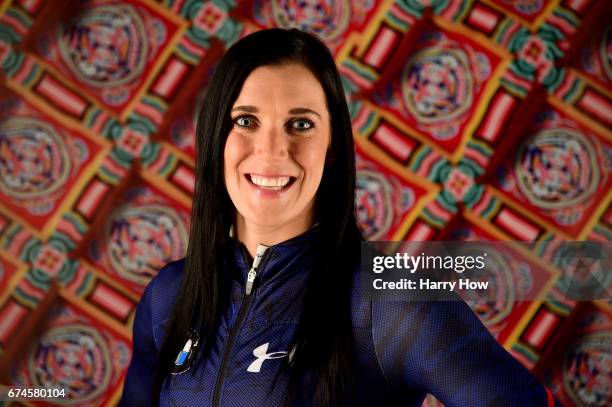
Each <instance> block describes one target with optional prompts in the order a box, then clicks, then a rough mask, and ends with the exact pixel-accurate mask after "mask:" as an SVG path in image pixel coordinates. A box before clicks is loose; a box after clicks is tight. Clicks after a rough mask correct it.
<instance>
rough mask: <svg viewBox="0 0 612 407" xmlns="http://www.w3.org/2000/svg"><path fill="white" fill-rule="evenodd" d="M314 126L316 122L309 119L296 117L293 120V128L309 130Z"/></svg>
mask: <svg viewBox="0 0 612 407" xmlns="http://www.w3.org/2000/svg"><path fill="white" fill-rule="evenodd" d="M313 127H314V123H313V122H312V121H311V120H308V119H296V120H293V121H292V122H291V129H293V130H297V131H307V130H310V129H312V128H313Z"/></svg>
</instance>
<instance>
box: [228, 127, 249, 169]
mask: <svg viewBox="0 0 612 407" xmlns="http://www.w3.org/2000/svg"><path fill="white" fill-rule="evenodd" d="M248 151H249V148H248V144H247V143H246V142H245V141H244V138H243V137H242V136H241V135H240V134H239V133H236V132H231V133H230V134H229V136H228V137H227V141H226V143H225V149H224V150H223V171H224V175H225V179H226V181H227V179H228V178H232V177H233V176H235V175H236V174H235V172H236V171H237V170H238V166H239V164H240V162H241V161H242V160H243V159H244V157H245V156H247V155H248Z"/></svg>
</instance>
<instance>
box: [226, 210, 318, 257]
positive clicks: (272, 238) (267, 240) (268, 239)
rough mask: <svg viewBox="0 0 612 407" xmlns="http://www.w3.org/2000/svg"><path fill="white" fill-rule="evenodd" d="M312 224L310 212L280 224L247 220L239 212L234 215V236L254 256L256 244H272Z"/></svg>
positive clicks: (308, 227) (302, 230) (305, 229)
mask: <svg viewBox="0 0 612 407" xmlns="http://www.w3.org/2000/svg"><path fill="white" fill-rule="evenodd" d="M313 224H314V219H313V216H312V214H308V215H307V216H303V217H299V218H296V219H293V220H291V221H289V222H287V223H285V224H282V225H274V226H268V225H259V224H256V223H253V222H249V221H248V220H246V219H245V218H244V217H242V216H241V215H240V214H237V216H236V222H235V237H236V238H237V239H238V240H239V241H241V242H242V243H243V244H244V245H245V246H246V248H247V250H248V252H249V254H250V255H251V256H252V257H255V253H256V252H257V245H258V244H260V243H261V244H264V245H266V246H274V245H275V244H278V243H281V242H284V241H286V240H289V239H291V238H293V237H295V236H298V235H301V234H302V233H304V232H306V231H307V230H308V229H310V228H311V227H312V226H313Z"/></svg>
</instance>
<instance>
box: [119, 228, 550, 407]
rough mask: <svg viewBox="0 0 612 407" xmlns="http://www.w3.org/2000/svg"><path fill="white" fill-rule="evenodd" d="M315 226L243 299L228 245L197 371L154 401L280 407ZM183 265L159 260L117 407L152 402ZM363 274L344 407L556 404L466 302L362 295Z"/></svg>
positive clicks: (239, 250)
mask: <svg viewBox="0 0 612 407" xmlns="http://www.w3.org/2000/svg"><path fill="white" fill-rule="evenodd" d="M317 229H318V228H317V227H315V228H313V229H310V230H309V231H307V232H305V233H304V234H302V235H300V236H297V237H295V238H293V239H290V240H288V241H286V242H283V243H280V244H277V245H275V246H272V247H270V248H269V249H268V250H267V251H268V253H267V254H266V255H265V256H264V258H263V259H262V262H261V264H260V265H259V269H258V272H257V277H256V279H255V282H254V285H253V290H252V293H251V295H248V296H247V295H245V285H246V281H247V274H248V271H249V269H250V267H251V264H248V263H250V258H248V257H247V255H245V253H246V250H245V248H244V246H243V245H242V244H241V243H239V242H237V241H233V243H232V244H233V246H234V247H232V248H231V250H229V251H228V253H229V254H228V256H227V259H225V260H226V261H225V264H226V266H227V272H228V273H230V274H229V275H230V276H231V279H232V281H231V298H230V299H229V301H228V305H227V306H226V307H225V308H224V310H223V313H222V317H221V322H220V327H219V329H218V334H217V337H216V341H215V343H214V344H212V347H211V352H210V355H209V357H208V358H207V359H206V360H202V361H201V362H200V363H199V366H198V368H197V369H192V370H193V372H192V370H190V371H187V372H185V373H181V374H178V375H171V376H169V379H167V380H166V383H165V386H164V389H163V390H162V392H161V394H160V404H161V405H162V406H210V405H222V406H278V405H280V404H281V400H282V399H283V397H284V395H285V392H286V388H287V386H286V383H287V378H288V374H287V371H288V369H289V367H288V365H287V360H286V359H287V354H288V352H289V351H290V350H291V348H292V345H293V342H292V341H293V337H294V334H295V331H296V327H297V324H298V321H299V316H300V312H301V307H302V303H303V295H302V294H303V292H304V287H305V284H306V279H307V277H308V274H309V273H310V271H311V269H312V262H313V251H314V249H313V245H312V242H313V239H314V238H315V236H316V234H317V233H318V231H317ZM183 263H184V261H183V260H179V261H176V262H173V263H170V264H168V265H166V266H165V267H164V268H163V269H162V270H161V271H160V272H159V273H158V274H157V276H156V277H155V278H154V279H153V280H152V281H151V283H150V284H149V285H148V286H147V288H146V290H145V293H144V295H143V297H142V299H141V301H140V303H139V304H138V307H137V310H136V317H135V321H134V336H133V342H134V352H133V356H132V362H131V364H130V367H129V370H128V374H127V377H126V380H125V387H124V392H123V397H122V400H121V405H124V406H145V405H149V404H150V403H151V383H152V380H153V372H154V368H155V363H156V358H157V353H158V351H159V349H160V348H161V345H162V341H163V339H164V335H165V334H166V332H165V330H166V326H167V323H168V320H169V316H170V312H171V310H172V307H173V305H174V303H175V301H176V300H177V293H178V290H179V287H180V280H181V272H182V268H183ZM359 274H360V271H359V268H358V267H357V268H356V269H355V272H354V279H353V298H352V310H353V313H352V324H353V334H354V346H355V349H354V351H355V352H354V353H355V363H354V379H355V383H356V386H355V390H354V392H353V395H354V397H353V399H352V400H351V402H350V403H349V404H350V405H366V406H420V405H421V403H422V402H423V399H424V397H425V396H426V394H427V393H431V394H433V395H434V396H436V397H437V398H438V399H439V400H440V401H442V402H443V403H444V404H445V405H446V406H449V407H450V406H461V407H463V406H489V407H493V406H521V407H526V406H541V407H546V406H553V405H559V404H558V402H557V401H556V400H554V399H553V397H552V396H551V394H550V392H549V391H548V389H546V388H545V387H544V386H542V385H541V384H539V383H538V382H537V381H536V379H535V378H534V377H533V376H532V375H531V374H530V373H529V372H528V371H527V370H526V369H525V368H524V367H523V366H522V365H521V364H519V363H518V362H517V361H516V360H515V359H514V358H513V357H512V356H511V355H510V354H509V353H507V352H506V351H505V350H504V349H503V348H502V347H501V346H500V345H499V344H498V343H497V342H496V341H495V339H494V338H493V337H492V336H491V335H490V334H489V332H488V331H487V329H486V328H485V327H484V326H483V325H482V323H481V322H480V321H479V320H478V318H477V317H476V316H475V314H474V313H473V312H472V310H471V309H470V308H469V306H467V305H466V304H465V303H464V302H390V301H382V300H367V299H365V296H362V295H361V290H359V288H358V284H359V283H360V277H359ZM196 357H197V356H196ZM304 382H305V383H308V380H307V379H304ZM310 383H311V382H310ZM303 388H304V389H307V388H308V385H307V384H305V385H304V387H303ZM311 394H312V392H309V391H307V390H304V391H303V393H302V395H301V397H300V405H310V404H311Z"/></svg>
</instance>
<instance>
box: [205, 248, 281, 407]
mask: <svg viewBox="0 0 612 407" xmlns="http://www.w3.org/2000/svg"><path fill="white" fill-rule="evenodd" d="M269 252H270V250H268V246H265V245H262V244H259V245H257V253H256V254H255V258H254V259H253V264H252V265H251V269H250V270H249V272H248V274H247V280H246V283H245V289H244V295H243V296H242V302H241V303H240V309H239V310H238V316H237V317H236V322H235V323H234V326H233V327H232V328H231V329H230V333H229V337H228V338H227V345H226V346H225V350H224V351H223V359H222V360H221V367H220V368H219V374H218V375H217V381H216V383H215V392H214V394H213V406H219V405H220V404H219V403H220V401H221V389H222V387H223V382H224V380H225V375H226V373H227V372H226V371H227V363H228V360H229V356H230V354H231V352H232V348H233V346H234V340H235V339H236V338H235V337H236V334H237V333H238V331H239V330H240V325H242V320H243V319H244V317H245V315H246V314H247V311H248V309H249V305H251V300H252V298H253V297H252V296H251V294H252V292H253V285H254V283H255V278H256V277H257V271H258V269H259V268H260V264H261V265H262V267H263V263H262V261H263V260H264V257H265V258H267V257H268V256H267V254H268V253H269ZM264 255H265V256H264ZM243 256H244V253H243ZM244 257H245V263H247V260H246V256H244Z"/></svg>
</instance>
